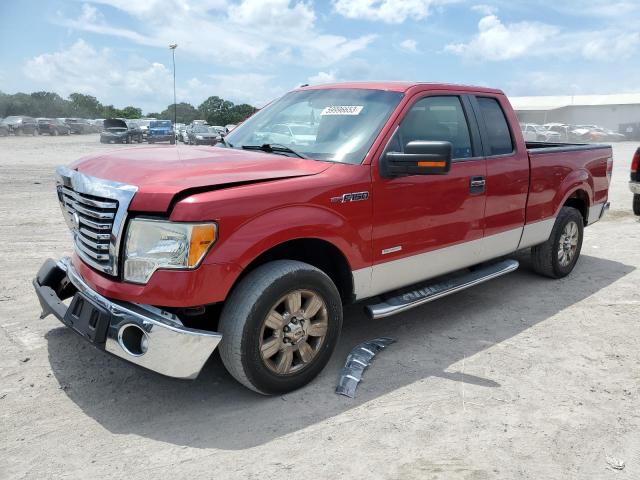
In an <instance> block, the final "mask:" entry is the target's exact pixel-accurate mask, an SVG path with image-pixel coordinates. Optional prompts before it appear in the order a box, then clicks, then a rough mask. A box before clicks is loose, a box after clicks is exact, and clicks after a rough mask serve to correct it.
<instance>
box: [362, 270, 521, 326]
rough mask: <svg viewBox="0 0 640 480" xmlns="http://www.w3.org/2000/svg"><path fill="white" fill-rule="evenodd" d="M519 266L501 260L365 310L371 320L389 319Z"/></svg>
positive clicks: (403, 290)
mask: <svg viewBox="0 0 640 480" xmlns="http://www.w3.org/2000/svg"><path fill="white" fill-rule="evenodd" d="M519 265H520V264H519V263H518V262H517V261H516V260H502V261H500V262H497V263H493V264H491V265H487V266H484V267H481V268H478V269H477V270H473V271H471V272H469V273H467V274H465V275H462V276H458V277H455V278H452V279H449V280H444V281H441V282H438V283H433V284H425V283H423V284H421V285H419V286H418V288H416V289H415V290H408V289H402V290H400V292H402V293H399V294H396V295H393V296H390V297H388V298H386V299H385V300H384V301H383V302H382V303H377V304H375V305H367V306H366V307H365V310H366V312H367V315H369V317H370V318H372V319H377V318H385V317H390V316H391V315H395V314H396V313H400V312H404V311H406V310H409V309H411V308H414V307H419V306H420V305H424V304H425V303H429V302H432V301H434V300H437V299H438V298H442V297H446V296H447V295H451V294H452V293H456V292H460V291H462V290H465V289H467V288H469V287H473V286H474V285H478V284H480V283H483V282H486V281H487V280H491V279H493V278H497V277H500V276H502V275H506V274H507V273H511V272H513V271H514V270H516V269H517V268H518V266H519ZM410 288H411V287H410Z"/></svg>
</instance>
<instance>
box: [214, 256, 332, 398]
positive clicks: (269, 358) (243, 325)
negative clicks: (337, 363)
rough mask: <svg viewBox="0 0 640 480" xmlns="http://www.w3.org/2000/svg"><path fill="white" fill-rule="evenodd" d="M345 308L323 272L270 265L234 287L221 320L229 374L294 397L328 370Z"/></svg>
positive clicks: (246, 383) (289, 263) (248, 384)
mask: <svg viewBox="0 0 640 480" xmlns="http://www.w3.org/2000/svg"><path fill="white" fill-rule="evenodd" d="M341 328H342V303H341V301H340V295H339V294H338V290H337V289H336V286H335V285H334V283H333V282H332V281H331V279H330V278H329V277H328V276H327V275H326V274H325V273H324V272H322V271H321V270H319V269H317V268H315V267H313V266H311V265H308V264H306V263H302V262H298V261H293V260H277V261H274V262H269V263H266V264H264V265H261V266H260V267H258V268H256V269H255V270H254V271H252V272H250V273H249V274H248V275H247V276H246V277H245V278H244V279H242V280H241V281H240V283H239V284H238V285H237V286H236V287H235V288H234V290H233V292H232V293H231V296H230V297H229V299H228V300H227V302H226V303H225V306H224V308H223V310H222V314H221V316H220V325H219V329H220V331H221V333H222V342H221V343H220V356H221V357H222V362H223V363H224V365H225V367H226V368H227V370H228V371H229V373H230V374H231V375H232V376H233V377H234V378H235V379H236V380H238V381H239V382H240V383H242V384H243V385H244V386H246V387H247V388H250V389H251V390H254V391H255V392H258V393H261V394H263V395H272V394H280V393H285V392H290V391H292V390H295V389H297V388H300V387H302V386H304V385H306V384H307V383H309V382H310V381H311V380H312V379H313V378H315V377H316V375H318V374H319V373H320V371H321V370H322V369H323V368H324V367H325V365H326V364H327V362H328V361H329V358H330V357H331V354H332V353H333V350H334V349H335V346H336V344H337V342H338V338H339V336H340V330H341Z"/></svg>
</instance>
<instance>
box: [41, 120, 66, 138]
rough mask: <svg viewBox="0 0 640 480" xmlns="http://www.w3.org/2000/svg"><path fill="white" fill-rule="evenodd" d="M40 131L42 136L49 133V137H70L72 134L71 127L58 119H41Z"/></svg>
mask: <svg viewBox="0 0 640 480" xmlns="http://www.w3.org/2000/svg"><path fill="white" fill-rule="evenodd" d="M38 130H40V134H41V135H42V134H44V133H47V134H49V135H55V136H58V135H69V134H70V133H71V127H69V125H67V124H66V123H64V122H63V121H62V120H58V119H57V118H39V119H38Z"/></svg>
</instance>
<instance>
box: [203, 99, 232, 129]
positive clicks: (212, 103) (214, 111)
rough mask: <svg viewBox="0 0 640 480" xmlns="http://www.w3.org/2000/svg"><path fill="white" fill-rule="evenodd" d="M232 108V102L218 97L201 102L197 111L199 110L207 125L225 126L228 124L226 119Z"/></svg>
mask: <svg viewBox="0 0 640 480" xmlns="http://www.w3.org/2000/svg"><path fill="white" fill-rule="evenodd" d="M233 107H234V105H233V102H230V101H228V100H224V99H223V98H220V97H218V96H212V97H209V98H207V99H206V100H205V101H204V102H202V103H201V104H200V106H199V107H198V110H200V114H201V115H202V118H204V119H205V120H206V121H207V123H208V124H209V125H225V124H226V123H229V122H227V119H228V118H229V116H230V112H231V111H232V109H233Z"/></svg>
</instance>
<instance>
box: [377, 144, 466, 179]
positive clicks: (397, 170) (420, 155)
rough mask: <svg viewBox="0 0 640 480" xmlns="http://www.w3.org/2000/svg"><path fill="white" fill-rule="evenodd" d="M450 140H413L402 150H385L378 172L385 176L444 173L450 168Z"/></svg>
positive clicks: (451, 151)
mask: <svg viewBox="0 0 640 480" xmlns="http://www.w3.org/2000/svg"><path fill="white" fill-rule="evenodd" d="M452 156H453V145H451V142H437V141H427V140H415V141H413V142H409V143H407V145H406V147H405V149H404V152H403V153H401V152H387V153H385V154H384V155H383V156H382V158H381V159H380V172H381V174H382V176H383V177H385V178H393V177H404V176H407V175H445V174H447V173H448V172H449V170H450V169H451V157H452Z"/></svg>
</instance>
